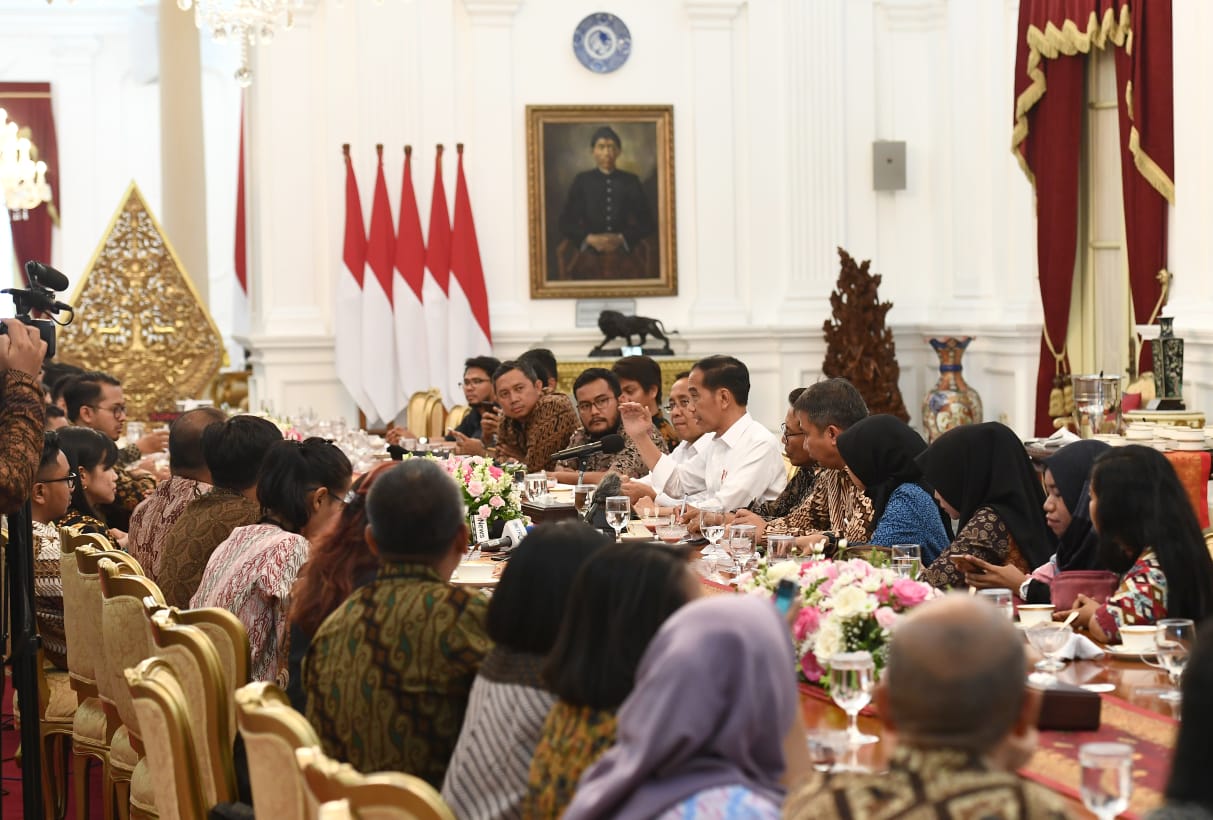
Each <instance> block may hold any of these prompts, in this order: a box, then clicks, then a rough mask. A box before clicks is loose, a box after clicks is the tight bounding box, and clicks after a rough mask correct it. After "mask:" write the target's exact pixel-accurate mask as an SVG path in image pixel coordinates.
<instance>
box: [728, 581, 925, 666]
mask: <svg viewBox="0 0 1213 820" xmlns="http://www.w3.org/2000/svg"><path fill="white" fill-rule="evenodd" d="M785 578H790V579H792V580H795V581H797V582H798V583H799V584H800V602H801V609H800V612H799V613H798V614H797V616H796V623H795V625H794V628H793V636H794V639H795V642H796V654H797V657H798V658H799V659H800V671H801V673H802V674H803V675H804V678H805V680H807V681H809V682H810V683H823V685H824V682H823V678H825V679H826V680H828V677H827V674H826V673H827V672H828V660H829V658H830V657H831V656H832V655H836V654H838V653H840V652H856V651H860V650H867V651H868V652H871V653H872V658H873V660H874V661H875V663H876V674H877V676H879V675H880V670H881V669H883V668H884V665H885V660H886V657H887V652H888V642H889V635H890V632H891V630H892V628H893V624H895V623H896V622H897V619H898V617H899V616H900V615H901V613H903V612H905V611H906V610H909V609H911V608H913V607H915V606H918V605H919V604H921V603H922V602H923V601H925V600H927V599H929V598H933V597H935V596H936V595H937V594H938V593H936V591H935V589H934V588H933V587H931V586H930V585H929V584H925V583H922V582H920V581H914V580H912V579H910V578H903V577H901V576H900V575H898V574H897V573H896V572H895V571H893V570H891V569H883V568H879V567H874V566H872V565H871V564H870V563H868V562H867V561H864V560H863V559H859V558H856V559H852V560H849V561H809V562H805V563H803V564H801V563H797V562H795V561H783V562H780V563H777V564H773V565H770V564H767V563H766V561H765V559H763V560H760V561H759V562H758V566H757V568H755V569H754V571H753V572H752V573H750V574H749V575H747V576H742V578H741V579H740V580H739V584H738V588H739V589H740V590H741V591H743V592H747V593H752V594H760V595H770V594H772V593H773V592H774V591H775V587H776V586H778V584H779V582H780V581H782V580H784V579H785Z"/></svg>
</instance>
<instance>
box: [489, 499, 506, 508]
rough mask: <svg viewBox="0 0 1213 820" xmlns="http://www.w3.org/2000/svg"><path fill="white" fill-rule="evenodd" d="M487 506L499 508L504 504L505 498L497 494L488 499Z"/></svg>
mask: <svg viewBox="0 0 1213 820" xmlns="http://www.w3.org/2000/svg"><path fill="white" fill-rule="evenodd" d="M489 506H490V507H492V508H493V509H494V510H500V509H501V508H502V507H504V506H505V499H503V498H502V497H501V496H499V495H495V496H493V497H492V498H490V499H489Z"/></svg>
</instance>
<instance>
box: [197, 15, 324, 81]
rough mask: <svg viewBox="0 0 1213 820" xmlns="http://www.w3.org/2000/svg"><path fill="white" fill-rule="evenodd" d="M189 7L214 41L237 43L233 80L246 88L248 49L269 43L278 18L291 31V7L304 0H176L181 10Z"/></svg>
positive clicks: (250, 75) (293, 20) (292, 17)
mask: <svg viewBox="0 0 1213 820" xmlns="http://www.w3.org/2000/svg"><path fill="white" fill-rule="evenodd" d="M191 7H192V8H193V9H194V24H195V25H197V26H198V28H200V29H201V28H205V29H207V30H208V31H210V33H211V37H212V38H213V39H214V40H215V42H216V43H223V42H227V41H229V40H232V41H235V42H236V43H238V44H239V45H240V68H238V69H236V82H237V83H239V84H240V86H241V88H248V86H249V85H250V84H251V83H252V82H253V72H252V71H251V70H249V48H250V47H252V46H255V45H257V44H258V43H261V44H262V45H265V44H268V43H270V42H272V41H273V39H274V28H275V26H276V25H277V24H278V21H279V18H281V19H282V22H283V24H284V28H286V29H287V30H290V28H291V27H292V26H293V25H294V24H295V15H294V10H295V9H298V8H302V7H303V0H177V8H179V9H181V10H182V11H189V10H190V8H191Z"/></svg>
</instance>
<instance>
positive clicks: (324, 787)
mask: <svg viewBox="0 0 1213 820" xmlns="http://www.w3.org/2000/svg"><path fill="white" fill-rule="evenodd" d="M295 758H296V761H297V762H298V764H299V768H300V769H301V770H302V771H303V778H304V780H306V781H307V786H308V789H309V790H310V791H311V793H312V796H313V797H314V798H315V800H316V802H317V804H318V805H319V804H325V803H328V802H331V801H335V800H348V801H349V804H350V809H351V810H352V811H353V812H354V815H355V816H356V817H358V818H359V820H455V815H454V813H452V812H451V809H450V807H449V806H447V804H446V803H445V802H444V801H443V799H442V796H441V795H440V794H439V793H438V792H437V791H436V790H435V789H434V787H433V786H431V785H430V784H429V783H426V782H425V781H424V780H422V779H421V778H420V777H414V776H413V775H411V774H402V773H401V772H375V773H374V774H362V773H361V772H359V771H358V770H357V769H355V768H354V767H353V766H351V765H350V764H348V763H340V762H338V761H336V760H333V759H332V758H330V757H328V756H327V755H325V754H324V752H322V751H320V749H319V748H318V747H311V748H303V749H297V750H296V751H295Z"/></svg>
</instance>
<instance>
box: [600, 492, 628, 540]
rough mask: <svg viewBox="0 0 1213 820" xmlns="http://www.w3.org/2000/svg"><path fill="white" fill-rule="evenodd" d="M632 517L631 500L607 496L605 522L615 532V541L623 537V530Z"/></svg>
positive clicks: (622, 496)
mask: <svg viewBox="0 0 1213 820" xmlns="http://www.w3.org/2000/svg"><path fill="white" fill-rule="evenodd" d="M631 517H632V499H630V498H628V497H627V496H626V495H612V496H608V497H607V500H606V522H607V524H609V525H610V527H611V529H613V530H614V531H615V540H616V541H618V540H620V539H621V538H622V537H623V530H624V528H626V527H627V525H628V519H629V518H631Z"/></svg>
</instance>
